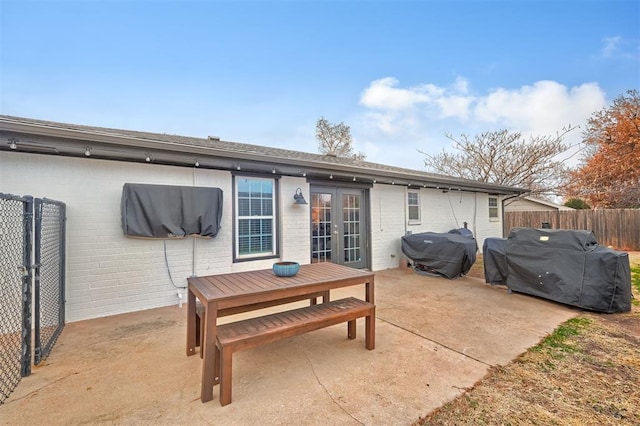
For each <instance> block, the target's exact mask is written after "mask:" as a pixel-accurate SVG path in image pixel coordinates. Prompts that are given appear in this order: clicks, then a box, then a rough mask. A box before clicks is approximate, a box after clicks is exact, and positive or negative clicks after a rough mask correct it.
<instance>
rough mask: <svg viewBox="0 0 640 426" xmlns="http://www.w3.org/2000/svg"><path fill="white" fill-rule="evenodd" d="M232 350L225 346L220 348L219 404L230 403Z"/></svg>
mask: <svg viewBox="0 0 640 426" xmlns="http://www.w3.org/2000/svg"><path fill="white" fill-rule="evenodd" d="M232 356H233V351H232V350H231V348H229V347H226V348H222V350H220V369H221V371H220V405H227V404H230V403H231V358H232Z"/></svg>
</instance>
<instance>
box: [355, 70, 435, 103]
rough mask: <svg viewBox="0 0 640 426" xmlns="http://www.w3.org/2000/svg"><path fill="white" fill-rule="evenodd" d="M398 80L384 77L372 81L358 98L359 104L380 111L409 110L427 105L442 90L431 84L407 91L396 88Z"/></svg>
mask: <svg viewBox="0 0 640 426" xmlns="http://www.w3.org/2000/svg"><path fill="white" fill-rule="evenodd" d="M398 83H399V82H398V80H397V79H396V78H393V77H385V78H381V79H379V80H375V81H372V82H371V84H370V85H369V87H367V88H366V89H365V91H364V92H363V93H362V96H361V98H360V103H361V104H362V105H364V106H366V107H368V108H377V109H381V110H402V109H409V108H412V107H414V106H416V105H418V104H422V103H427V102H429V101H430V100H431V99H432V98H434V97H436V96H438V95H440V93H441V91H442V89H441V88H439V87H437V86H434V85H433V84H424V85H420V86H416V87H410V88H408V89H400V88H397V87H396V86H398Z"/></svg>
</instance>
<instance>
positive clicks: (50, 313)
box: [35, 198, 66, 365]
mask: <svg viewBox="0 0 640 426" xmlns="http://www.w3.org/2000/svg"><path fill="white" fill-rule="evenodd" d="M35 214H36V220H35V225H36V232H35V267H36V269H35V364H36V365H38V364H40V362H41V361H42V360H44V359H45V358H46V357H47V356H48V355H49V352H51V349H52V348H53V345H54V344H55V342H56V340H57V339H58V336H59V335H60V332H61V331H62V329H63V328H64V308H65V303H64V302H65V301H64V282H65V275H64V274H65V256H64V253H65V247H64V246H65V238H64V236H65V221H66V206H65V204H64V203H61V202H59V201H54V200H49V199H46V198H44V199H40V198H36V200H35Z"/></svg>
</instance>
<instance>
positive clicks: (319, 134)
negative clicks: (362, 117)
mask: <svg viewBox="0 0 640 426" xmlns="http://www.w3.org/2000/svg"><path fill="white" fill-rule="evenodd" d="M316 139H317V140H318V150H319V151H320V153H322V154H325V155H330V156H333V157H343V158H353V159H355V160H364V159H365V157H366V155H365V154H364V153H362V152H358V153H355V152H353V146H352V139H351V128H350V127H349V126H347V125H346V124H344V123H342V122H341V123H339V124H331V123H329V121H328V120H327V119H326V118H324V117H320V118H319V119H318V122H317V123H316Z"/></svg>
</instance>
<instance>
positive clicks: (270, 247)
mask: <svg viewBox="0 0 640 426" xmlns="http://www.w3.org/2000/svg"><path fill="white" fill-rule="evenodd" d="M275 187H276V181H275V179H261V178H253V177H242V176H236V177H235V188H234V189H235V194H236V196H235V206H234V207H235V209H234V212H235V213H234V215H235V217H234V226H235V258H236V259H240V260H242V259H254V258H259V257H269V256H275V255H276V254H277V250H276V247H277V245H276V235H277V232H276V231H277V230H276V199H275Z"/></svg>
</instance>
